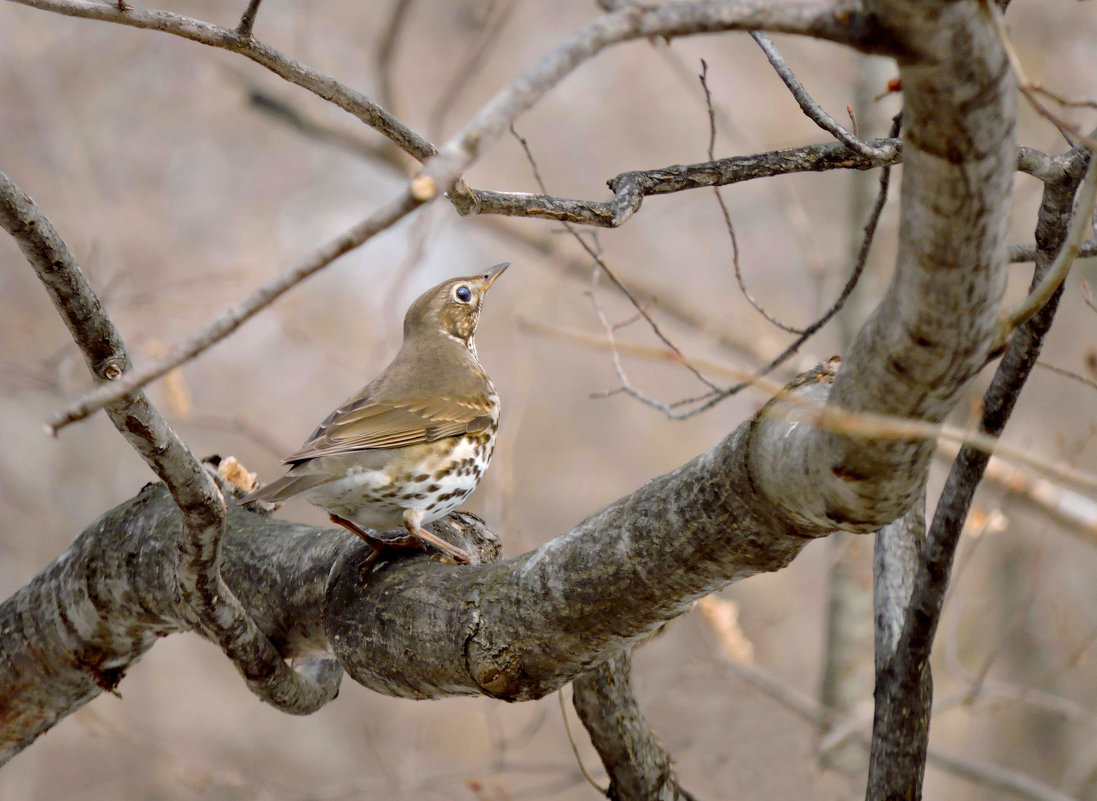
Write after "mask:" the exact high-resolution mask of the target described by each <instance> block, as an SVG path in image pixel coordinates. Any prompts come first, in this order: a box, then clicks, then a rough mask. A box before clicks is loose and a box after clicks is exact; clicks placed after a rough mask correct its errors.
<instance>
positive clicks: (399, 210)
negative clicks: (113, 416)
mask: <svg viewBox="0 0 1097 801" xmlns="http://www.w3.org/2000/svg"><path fill="white" fill-rule="evenodd" d="M420 205H421V202H420V201H419V200H417V199H415V198H414V197H412V195H411V193H410V192H406V191H405V192H404V193H403V194H402V195H400V196H398V197H397V198H396V199H395V200H392V201H390V202H389V203H388V204H386V205H385V206H382V207H381V208H380V209H378V210H377V211H376V212H374V213H373V214H372V215H370V216H369V217H367V218H366V219H365V220H363V221H362V222H360V223H358V224H357V225H355V226H354V227H353V228H351V229H349V230H348V231H345V232H344V233H343V234H341V235H340V236H339V237H337V238H336V239H334V240H332V241H331V242H329V243H328V244H326V245H324V246H323V247H321V248H320V249H319V250H317V251H316V252H315V253H313V254H312V255H311V256H309V258H307V259H305V260H304V261H303V262H301V263H300V264H298V265H297V266H296V267H293V268H291V269H289V270H287V271H286V272H284V273H282V274H281V275H278V276H275V277H274V278H272V279H271V280H270V281H268V282H267V283H265V284H263V285H262V286H261V287H259V289H257V290H256V291H255V292H253V293H252V294H251V295H250V296H248V297H247V298H245V299H244V300H242V301H241V302H240V303H238V304H236V305H235V306H233V307H231V308H230V309H228V310H227V311H226V312H224V313H223V314H221V316H219V317H217V318H216V319H215V320H213V322H211V323H210V324H209V325H207V326H206V327H205V328H203V329H202V330H201V331H199V332H198V333H197V334H195V335H194V336H192V337H191V338H190V339H188V340H186V341H185V342H183V343H181V344H179V345H175V346H172V347H171V348H169V349H168V350H167V351H166V352H165V353H164V355H163V356H161V357H159V358H157V359H153V360H152V361H151V362H149V363H148V364H147V365H145V366H144V367H143V368H140V369H138V370H131V371H129V372H127V373H126V374H125V375H124V376H122V377H121V378H119V379H118V380H117V381H114V382H112V383H110V384H107V385H104V386H102V387H100V388H99V389H96V390H94V391H92V392H89V393H88V394H87V395H85V396H84V397H83V398H81V399H80V400H79V401H77V402H76V403H75V404H73V405H72V406H70V407H69V408H67V409H65V410H63V411H61V412H59V413H58V414H55V415H54V416H52V417H51V418H50V419H49V420H48V421H47V425H48V426H49V428H50V429H51V432H53V433H56V432H57V431H59V430H60V429H61V428H63V427H65V426H67V425H69V424H70V423H75V422H76V421H78V420H83V419H84V418H85V417H87V416H88V415H89V414H91V413H92V412H95V411H98V410H99V409H102V408H103V407H104V406H106V405H107V404H109V403H113V402H115V401H117V400H119V399H121V398H124V397H125V396H126V395H129V394H130V393H131V392H133V391H134V390H136V389H138V388H140V387H143V386H144V385H145V384H147V383H149V382H150V381H153V380H155V379H157V378H159V377H160V376H162V375H164V373H166V372H168V371H169V370H171V369H172V368H174V367H178V366H179V365H180V364H182V363H183V362H186V361H188V360H189V359H193V358H194V357H195V356H197V355H198V354H199V353H202V352H203V351H205V350H207V349H209V348H210V347H212V346H213V345H216V344H217V343H218V342H220V341H221V340H223V339H224V338H225V337H227V336H228V335H229V334H231V333H232V332H233V331H235V330H236V329H237V328H239V327H240V326H241V325H243V324H244V323H245V322H247V321H248V320H250V319H251V318H252V317H254V316H255V315H256V314H258V313H259V312H260V311H262V310H263V309H265V308H266V307H267V306H269V305H270V304H272V303H273V302H274V301H275V300H277V299H278V298H279V297H281V296H282V295H283V294H284V293H286V292H288V291H289V290H290V289H292V288H293V287H295V286H297V285H298V284H299V283H301V282H302V281H304V280H305V279H306V278H308V277H309V276H310V275H312V274H313V273H315V272H317V271H318V270H321V269H323V268H324V267H326V266H327V265H329V264H331V263H332V262H333V261H335V260H336V259H337V258H339V257H340V256H342V255H344V254H345V253H348V252H349V251H351V250H353V249H354V248H356V247H358V246H359V245H361V244H363V243H364V242H367V241H368V240H369V239H370V238H371V237H373V236H374V235H375V234H378V233H380V232H381V231H384V230H385V229H386V228H388V227H389V226H391V225H393V224H394V223H396V222H397V221H398V220H401V219H403V218H404V217H406V216H407V215H408V214H410V213H411V212H412V211H414V210H415V209H416V208H418V207H419V206H420Z"/></svg>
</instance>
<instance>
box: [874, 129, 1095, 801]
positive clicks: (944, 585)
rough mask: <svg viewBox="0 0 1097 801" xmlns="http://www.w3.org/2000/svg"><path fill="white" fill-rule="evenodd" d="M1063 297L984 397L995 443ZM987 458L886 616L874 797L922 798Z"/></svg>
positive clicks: (1058, 203) (960, 491)
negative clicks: (956, 560)
mask: <svg viewBox="0 0 1097 801" xmlns="http://www.w3.org/2000/svg"><path fill="white" fill-rule="evenodd" d="M1074 162H1075V165H1076V166H1075V170H1074V175H1073V178H1071V177H1070V176H1069V175H1068V177H1067V179H1066V180H1064V181H1062V182H1060V183H1058V184H1048V185H1046V187H1045V190H1044V197H1043V202H1042V204H1041V206H1040V213H1039V222H1038V224H1037V230H1036V241H1037V246H1038V252H1037V256H1036V270H1035V272H1034V274H1033V286H1037V285H1038V284H1039V283H1040V282H1041V280H1042V278H1043V275H1044V273H1045V272H1046V271H1047V270H1048V269H1049V267H1050V265H1051V264H1052V263H1053V261H1054V260H1055V257H1056V254H1057V253H1058V252H1059V251H1060V249H1061V248H1062V247H1063V245H1064V243H1065V242H1066V239H1067V230H1068V226H1069V224H1070V221H1071V217H1072V209H1073V206H1072V200H1073V197H1074V194H1075V191H1076V190H1077V188H1078V185H1079V183H1080V181H1081V179H1082V175H1081V173H1082V172H1083V168H1084V166H1085V158H1083V152H1082V151H1076V152H1075V154H1074ZM1061 294H1062V286H1061V285H1060V286H1059V288H1058V289H1057V290H1056V292H1055V294H1054V295H1053V296H1052V298H1051V299H1050V300H1049V301H1048V303H1046V304H1045V305H1044V306H1042V307H1041V308H1040V309H1039V310H1038V311H1037V312H1036V313H1035V314H1034V315H1033V316H1032V317H1031V318H1030V319H1029V320H1028V321H1027V322H1026V323H1024V324H1023V325H1021V326H1020V327H1019V328H1018V329H1016V331H1015V332H1014V334H1013V337H1012V338H1011V340H1010V343H1009V347H1008V349H1007V351H1006V354H1005V356H1004V357H1003V358H1002V362H1001V364H1000V365H999V367H998V370H997V371H996V372H995V375H994V378H993V379H992V381H991V384H990V387H989V388H988V389H987V392H986V395H985V396H984V398H983V416H982V420H981V422H980V431H981V432H982V433H985V434H989V435H991V436H995V437H997V436H999V435H1000V434H1001V433H1002V431H1003V430H1004V428H1005V425H1006V422H1007V421H1008V419H1009V417H1010V414H1011V413H1012V411H1013V407H1014V405H1015V403H1016V401H1017V398H1018V396H1019V395H1020V392H1021V389H1022V387H1023V386H1024V383H1025V381H1026V380H1027V378H1028V376H1029V374H1030V373H1031V371H1032V369H1033V367H1034V366H1035V363H1036V360H1037V359H1038V358H1039V355H1040V348H1041V345H1042V343H1043V339H1044V336H1045V335H1046V333H1047V331H1048V329H1049V328H1050V327H1051V322H1052V319H1053V318H1054V315H1055V311H1056V308H1057V306H1058V300H1059V297H1060V296H1061ZM989 458H990V454H989V453H986V452H982V451H975V450H973V449H971V448H968V447H964V448H961V450H960V453H959V455H958V456H957V458H956V461H955V463H954V464H953V467H952V470H951V471H950V473H949V476H948V479H947V481H946V483H945V488H944V490H943V491H942V493H941V497H940V499H939V500H938V504H937V511H936V514H935V515H934V518H933V524H932V526H931V527H930V530H929V532H928V534H927V537H926V545H925V549H924V551H923V552H922V556H921V561H920V563H919V564H918V569H917V572H916V574H914V575H913V576H912V577H910V579H909V581H908V582H907V583H908V586H910V587H911V589H910V590H909V598H910V601H909V606H908V607H907V611H906V615H905V617H904V619H903V620H902V625H901V627H899V626H898V622H899V621H898V620H897V619H896V617H895V616H894V615H889V616H888V618H887V619H888V621H890V623H889V624H888V630H889V631H890V633H889V634H888V635H887V636H886V637H885V638H884V639H883V641H882V642H883V647H882V648H881V650H880V652H879V654H878V664H877V684H876V713H875V717H874V721H873V747H872V758H871V764H870V773H869V797H870V798H910V799H915V798H918V797H919V792H918V791H919V788H920V787H921V781H922V773H923V770H924V765H925V754H926V747H927V742H928V735H929V714H930V705H931V703H932V680H931V677H930V671H929V655H930V649H931V647H932V644H933V639H934V635H935V633H936V628H937V622H938V620H939V618H940V614H941V609H942V606H943V604H944V597H945V592H946V591H947V589H948V583H949V575H950V573H951V569H952V558H953V555H954V553H955V550H956V545H957V543H958V541H959V537H960V532H961V531H962V529H963V524H964V520H965V519H966V517H967V513H968V509H969V508H970V506H971V501H972V498H973V497H974V494H975V489H976V487H977V486H978V485H979V481H980V480H981V479H982V476H983V472H984V471H985V469H986V465H987V462H988V460H989ZM907 563H908V564H909V561H908V562H907Z"/></svg>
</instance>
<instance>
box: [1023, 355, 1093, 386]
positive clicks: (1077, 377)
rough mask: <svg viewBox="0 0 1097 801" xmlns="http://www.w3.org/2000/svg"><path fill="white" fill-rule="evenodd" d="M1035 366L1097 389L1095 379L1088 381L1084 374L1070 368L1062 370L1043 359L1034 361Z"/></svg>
mask: <svg viewBox="0 0 1097 801" xmlns="http://www.w3.org/2000/svg"><path fill="white" fill-rule="evenodd" d="M1036 366H1037V367H1040V368H1042V369H1044V370H1047V371H1048V372H1049V373H1055V374H1056V375H1061V376H1063V378H1069V379H1070V380H1071V381H1077V382H1078V383H1079V384H1084V385H1085V386H1087V387H1089V388H1090V389H1097V381H1090V380H1089V379H1088V378H1086V377H1085V376H1083V375H1078V374H1077V373H1075V372H1073V371H1072V370H1064V369H1063V368H1062V367H1056V366H1055V365H1054V364H1048V363H1047V362H1045V361H1038V362H1036Z"/></svg>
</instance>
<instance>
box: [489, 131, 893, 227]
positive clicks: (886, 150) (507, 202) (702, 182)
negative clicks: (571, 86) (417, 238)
mask: <svg viewBox="0 0 1097 801" xmlns="http://www.w3.org/2000/svg"><path fill="white" fill-rule="evenodd" d="M872 144H873V145H874V146H875V147H876V148H878V149H879V151H880V154H879V155H878V156H874V157H872V158H864V157H862V156H859V155H856V154H853V153H850V151H849V150H848V149H847V148H846V147H845V146H844V145H841V144H825V145H806V146H804V147H797V148H791V149H789V150H776V151H772V152H769V153H759V154H756V155H750V156H734V157H731V158H726V159H718V160H716V161H709V162H704V163H701V164H685V165H682V164H676V165H672V166H669V167H663V168H660V169H654V170H642V171H635V172H626V173H622V174H620V175H618V176H617V177H615V178H612V179H611V180H610V181H608V184H609V187H610V189H611V190H613V193H614V198H613V200H611V201H606V202H598V201H590V200H572V199H568V198H559V197H552V196H549V195H533V194H528V193H524V192H493V191H490V190H484V189H477V190H475V197H476V201H477V204H478V205H477V207H476V208H475V209H473V210H472V213H476V214H502V215H507V216H522V217H541V218H544V219H550V220H559V221H561V222H572V223H579V224H585V225H596V226H599V227H601V228H617V227H619V226H621V225H623V224H624V223H625V222H626V221H627V220H628V219H629V218H630V217H631V216H632V215H633V214H634V213H635V212H636V211H638V210H639V208H640V202H641V201H642V200H643V198H644V197H647V196H648V195H664V194H670V193H672V192H682V191H685V190H687V189H697V188H699V187H706V186H727V185H728V184H734V183H739V182H741V181H749V180H753V179H756V178H769V177H772V176H775V175H789V174H793V173H800V172H826V171H828V170H843V169H855V170H868V169H872V168H873V167H886V166H890V165H893V164H898V163H899V162H900V161H901V160H902V153H901V149H900V143H899V140H897V139H877V140H874V141H873V143H872Z"/></svg>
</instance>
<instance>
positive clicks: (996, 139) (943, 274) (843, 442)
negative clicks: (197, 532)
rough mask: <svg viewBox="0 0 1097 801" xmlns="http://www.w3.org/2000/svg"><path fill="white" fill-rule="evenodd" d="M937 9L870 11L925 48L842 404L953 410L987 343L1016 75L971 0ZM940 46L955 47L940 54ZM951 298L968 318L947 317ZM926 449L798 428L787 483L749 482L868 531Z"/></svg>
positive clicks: (778, 457)
mask: <svg viewBox="0 0 1097 801" xmlns="http://www.w3.org/2000/svg"><path fill="white" fill-rule="evenodd" d="M935 8H936V6H935ZM939 10H940V14H939V15H935V14H930V13H929V12H928V11H927V10H922V9H921V7H920V6H919V11H918V13H914V12H912V11H911V10H910V7H907V6H902V7H901V8H900V9H898V10H896V9H892V8H891V7H890V6H887V5H886V4H883V5H881V7H880V8H878V9H876V14H877V18H878V21H879V22H880V23H881V24H884V25H885V26H894V27H895V30H894V31H893V33H894V34H895V35H900V36H903V37H905V39H904V40H909V42H910V43H911V47H912V48H913V49H914V50H915V51H916V52H922V51H926V52H932V53H934V54H936V55H934V56H933V57H932V59H930V60H927V61H924V62H923V61H919V60H906V61H904V62H901V63H902V70H903V72H902V76H903V77H902V80H903V87H904V96H905V100H906V105H905V107H904V110H903V125H904V129H905V132H904V146H903V163H904V169H903V187H902V204H903V208H902V216H901V220H900V226H899V247H898V261H897V264H896V271H895V276H894V278H893V280H892V282H891V285H890V286H889V287H888V291H887V293H886V295H885V296H884V298H883V301H882V302H881V303H880V305H879V306H878V307H877V309H876V310H875V312H874V313H873V315H872V317H871V318H870V319H869V321H868V322H867V323H866V325H865V326H864V327H863V328H862V330H861V331H860V333H859V334H858V336H857V338H856V340H855V341H854V343H853V345H852V347H851V349H850V351H849V354H848V355H847V357H846V360H845V363H844V365H843V367H842V369H841V371H840V372H839V374H838V378H837V380H836V382H835V387H834V392H833V393H831V395H830V399H829V402H830V403H831V404H832V405H834V406H836V407H839V408H842V409H846V410H849V411H856V412H871V413H883V414H887V415H893V416H898V417H909V418H916V419H921V420H929V421H939V420H941V419H943V417H944V415H946V414H947V413H948V412H949V410H951V409H952V407H953V406H954V404H955V402H956V399H957V397H958V393H959V392H960V391H961V390H962V389H963V388H964V387H966V386H967V384H968V382H969V381H970V379H971V378H972V377H973V376H974V375H975V374H976V372H977V371H978V370H979V369H981V368H982V366H983V365H984V364H985V363H986V360H987V358H988V356H989V355H990V353H991V350H992V348H993V347H994V343H995V339H996V335H997V330H998V309H999V306H1000V302H1001V298H1002V294H1003V292H1004V289H1005V283H1006V277H1007V272H1006V270H1005V263H1006V259H1005V254H1006V239H1005V237H1006V229H1007V225H1008V219H1009V214H1008V208H1009V205H1008V204H1009V197H1010V190H1011V184H1012V180H1013V170H1014V167H1015V165H1016V163H1017V162H1016V158H1017V156H1016V149H1015V145H1014V142H1013V129H1014V116H1015V110H1016V97H1015V95H1016V87H1015V86H1014V84H1013V81H1012V75H1011V74H1010V72H1009V70H1008V65H1007V64H1006V62H1005V56H1004V54H1003V53H1002V50H1001V44H1000V42H999V40H998V38H997V35H996V33H995V31H994V30H993V26H991V25H989V23H988V21H987V20H986V19H985V17H984V16H983V15H982V14H981V12H980V11H979V8H978V5H977V4H976V3H972V2H963V3H952V4H948V3H946V4H942V6H941V7H940V9H939ZM908 13H909V14H911V15H913V16H914V17H915V20H914V21H910V20H907V19H906V18H905V17H906V15H907V14H908ZM923 15H924V17H925V18H924V19H923ZM961 43H962V45H963V46H962V47H961V46H960V45H961ZM942 53H949V54H954V55H953V56H949V57H947V58H944V59H943V60H942V57H941V55H940V54H942ZM908 75H909V78H908V77H907V76H908ZM961 309H963V310H964V311H963V314H964V317H965V319H966V320H967V323H965V324H964V325H962V326H959V325H956V316H955V315H956V314H958V313H961V312H960V310H961ZM931 455H932V447H931V446H930V445H929V443H926V442H924V441H923V442H916V441H905V442H904V441H895V440H893V441H883V440H879V439H877V440H873V439H870V438H865V437H858V436H848V435H845V434H843V433H841V432H832V433H829V434H825V435H822V436H820V435H817V433H816V432H815V431H813V430H812V429H810V428H804V429H801V430H799V431H797V432H795V433H794V434H793V436H791V437H789V438H788V439H787V440H785V441H782V442H781V443H780V447H778V448H776V449H775V450H774V451H772V452H771V454H770V456H771V458H772V459H773V461H774V462H775V463H782V462H785V461H786V460H788V461H790V462H793V463H798V464H803V465H805V469H804V471H803V472H802V474H801V478H800V479H799V480H797V481H796V483H795V485H793V486H790V485H788V484H787V483H780V484H777V483H774V484H770V483H769V481H768V478H767V476H766V474H765V473H764V472H763V475H762V476H761V479H760V481H761V486H762V488H763V490H764V491H766V492H768V493H770V494H771V496H772V497H773V498H774V499H775V502H777V503H780V501H779V500H778V499H780V498H786V499H788V498H797V499H805V500H806V501H807V502H806V503H798V504H797V508H796V509H794V510H790V514H793V515H796V516H799V515H801V514H803V513H804V511H805V507H806V509H810V513H809V514H810V516H811V519H813V520H816V521H818V522H819V524H820V525H825V526H828V527H831V528H846V529H852V530H858V531H863V532H865V533H868V532H869V531H871V530H875V529H878V528H880V527H881V526H883V525H886V524H887V523H889V522H891V521H892V520H894V519H895V518H897V517H899V516H900V515H902V514H903V513H904V512H905V511H906V510H907V509H909V508H910V506H911V505H912V504H913V503H914V502H915V500H916V498H917V495H918V493H919V492H920V490H921V484H920V478H921V476H922V475H923V470H924V468H925V466H926V465H927V464H928V462H929V459H930V457H931ZM892 471H895V472H892ZM889 473H891V474H892V475H893V476H894V480H891V479H888V478H887V477H886V476H887V475H888V474H889ZM773 475H774V476H776V475H777V473H776V472H774V474H773ZM881 477H884V478H881ZM912 479H914V480H912Z"/></svg>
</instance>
